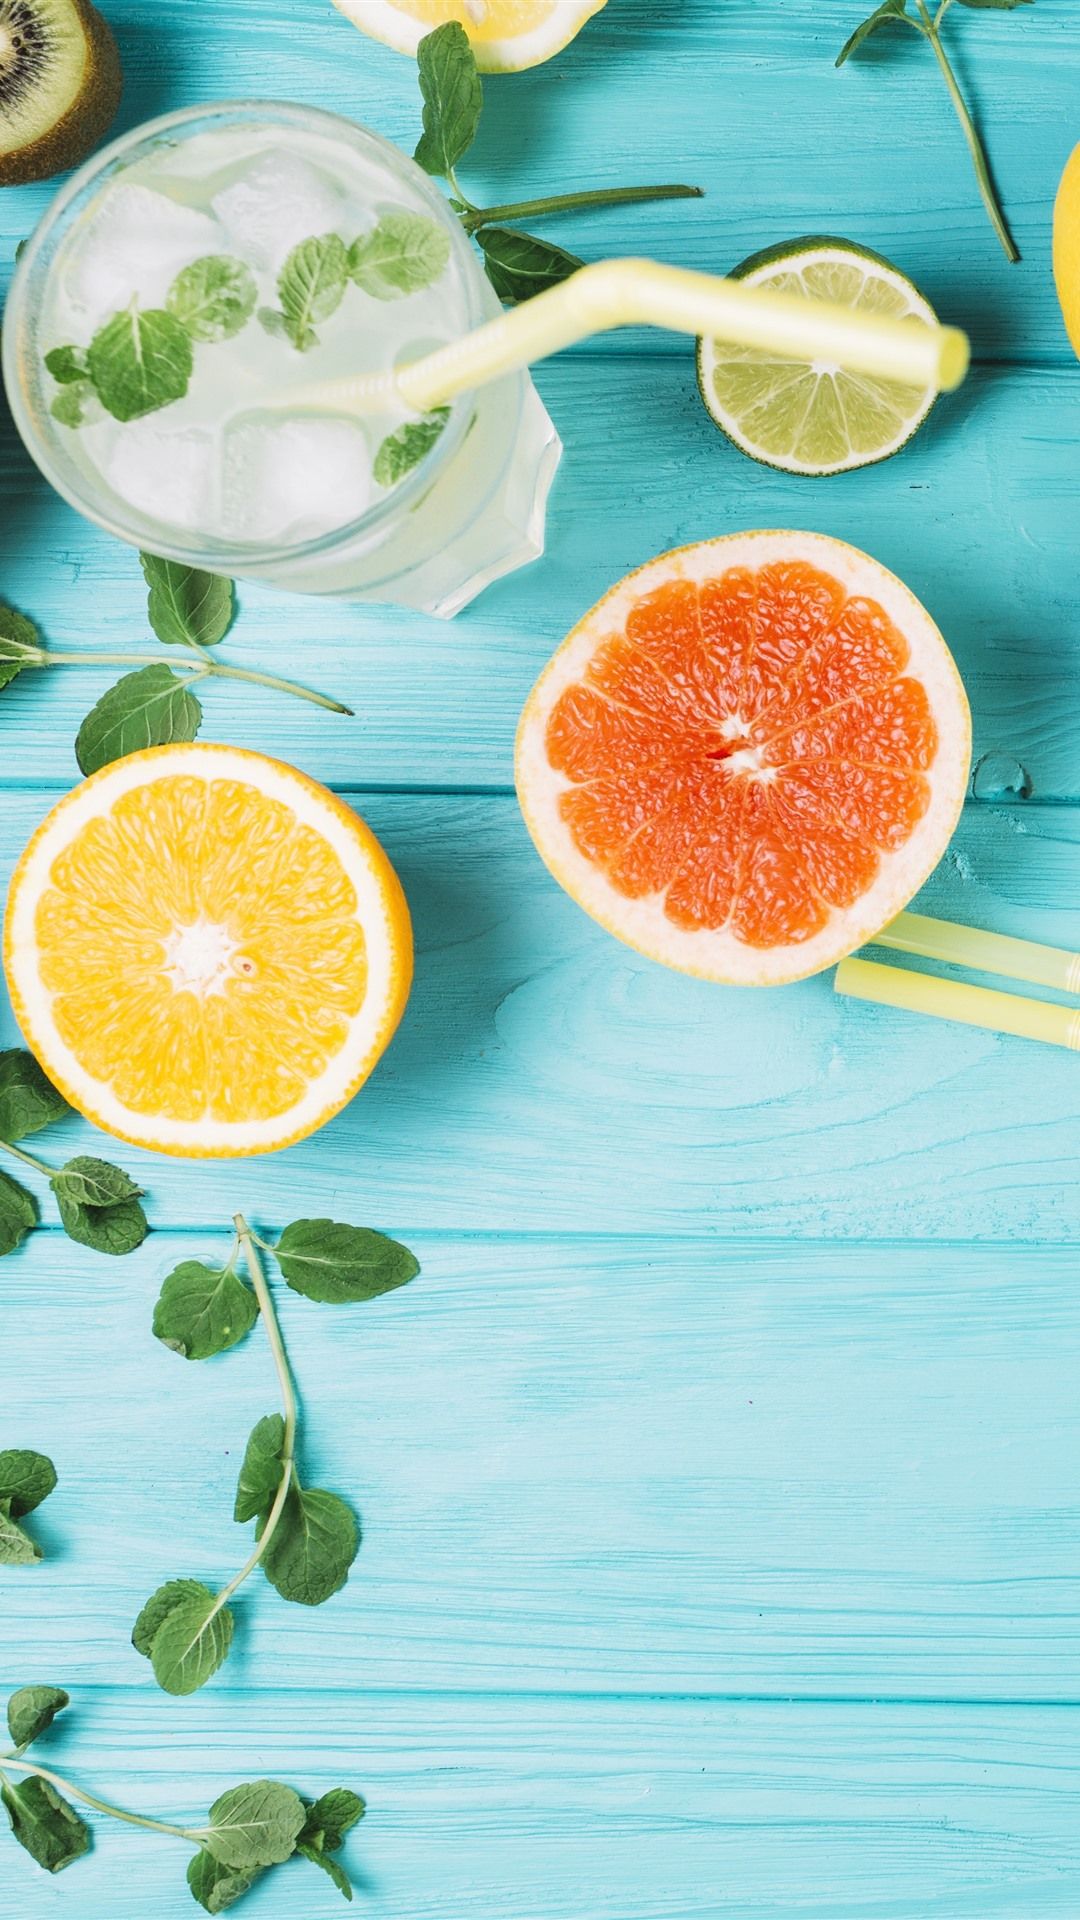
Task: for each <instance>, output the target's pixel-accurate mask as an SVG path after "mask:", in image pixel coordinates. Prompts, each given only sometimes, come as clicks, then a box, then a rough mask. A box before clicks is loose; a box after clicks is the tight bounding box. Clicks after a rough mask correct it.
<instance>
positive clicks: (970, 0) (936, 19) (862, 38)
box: [836, 0, 1030, 263]
mask: <svg viewBox="0 0 1080 1920" xmlns="http://www.w3.org/2000/svg"><path fill="white" fill-rule="evenodd" d="M959 4H960V5H961V6H965V7H971V8H974V9H978V10H990V9H993V10H994V11H995V12H1000V13H1012V12H1014V11H1015V9H1016V8H1017V7H1020V6H1027V5H1029V4H1030V0H959ZM951 5H952V0H939V3H938V6H937V11H936V13H934V14H931V12H930V8H929V7H928V5H927V3H926V0H912V6H913V9H914V10H913V12H911V13H909V12H908V0H881V5H880V6H877V7H875V8H874V11H873V13H871V14H868V15H867V17H866V19H865V20H863V21H861V22H860V24H859V25H858V26H857V27H856V28H855V30H854V32H853V33H851V34H849V36H848V38H847V40H845V42H844V45H843V46H842V47H841V49H840V52H839V53H838V54H837V56H836V64H837V66H838V67H842V66H843V65H844V63H845V61H847V60H850V58H851V56H852V54H853V53H857V52H858V50H859V48H860V47H862V46H864V45H865V43H866V41H867V40H869V39H871V38H872V37H873V36H874V35H876V34H878V33H880V32H881V31H882V30H883V29H884V28H886V27H893V26H905V27H910V28H911V29H912V31H913V32H915V33H919V34H921V35H922V37H923V39H924V40H928V41H929V43H930V46H931V47H932V49H933V51H934V54H935V57H936V59H937V63H938V66H939V68H940V70H941V73H942V75H943V76H944V79H945V83H946V85H947V87H948V89H949V96H950V98H951V100H952V103H953V106H954V108H955V110H956V117H957V119H958V120H959V122H960V126H961V128H962V130H963V135H964V139H965V140H966V141H967V145H968V152H969V153H970V155H971V162H972V165H973V167H974V169H975V178H976V180H977V181H978V185H979V192H980V194H981V195H982V202H983V205H984V207H985V208H986V211H987V214H988V215H989V217H990V224H991V226H992V227H993V229H994V232H995V233H996V234H997V237H998V239H999V240H1000V242H1001V246H1002V249H1003V251H1004V253H1005V257H1006V259H1007V260H1009V261H1011V262H1014V263H1015V262H1016V261H1017V260H1019V258H1020V250H1019V248H1018V247H1017V244H1016V242H1015V240H1014V239H1013V237H1012V233H1011V232H1010V230H1009V225H1008V222H1007V221H1006V219H1005V214H1004V211H1003V209H1002V205H1001V201H1000V199H999V198H998V193H997V189H996V187H995V186H994V181H993V176H992V175H991V172H990V162H989V160H988V159H987V156H986V149H985V147H984V146H983V143H982V140H981V139H980V137H979V134H978V131H977V129H976V127H975V123H974V121H973V120H972V118H971V114H970V112H969V110H968V107H967V103H966V102H965V100H964V96H963V94H962V93H961V91H960V86H959V83H958V81H957V78H956V75H955V73H954V72H953V70H952V66H951V64H950V62H949V57H948V54H947V53H946V51H945V48H944V45H943V43H942V39H941V25H942V22H943V21H944V19H945V15H946V14H947V13H948V11H949V8H950V6H951Z"/></svg>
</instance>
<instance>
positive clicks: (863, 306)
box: [697, 238, 936, 474]
mask: <svg viewBox="0 0 1080 1920" xmlns="http://www.w3.org/2000/svg"><path fill="white" fill-rule="evenodd" d="M731 277H732V279H733V280H746V281H749V282H750V284H751V285H753V286H755V287H769V288H771V289H773V290H775V291H776V292H778V293H794V294H802V295H803V296H804V297H806V298H808V299H812V300H832V301H835V302H836V303H837V304H838V305H840V306H846V307H858V308H859V309H860V310H861V311H862V312H863V313H880V314H889V315H894V316H895V317H896V318H898V319H902V318H904V317H907V316H911V317H914V318H917V319H920V320H925V321H929V322H933V321H934V320H935V319H936V315H935V313H934V310H933V308H932V307H931V306H930V305H929V304H928V302H927V301H926V300H924V299H923V297H922V294H921V293H920V292H919V290H918V288H917V287H915V286H913V285H912V283H911V281H910V280H908V279H906V278H905V277H904V275H903V274H902V273H898V272H897V270H896V268H895V267H894V266H892V265H890V263H889V261H888V260H883V259H882V258H881V255H880V254H877V253H870V252H869V251H868V250H867V248H865V247H856V246H853V245H852V244H851V243H850V242H849V241H847V240H831V239H823V238H812V239H807V240H789V241H788V242H787V243H786V244H785V245H783V246H778V247H770V248H768V249H767V251H766V252H764V253H755V254H752V255H751V256H750V259H749V260H744V261H743V263H742V265H741V266H739V267H736V268H735V269H734V272H733V273H732V276H731ZM697 362H698V386H699V387H700V389H701V397H702V399H703V400H704V402H705V405H706V406H707V408H708V410H709V412H710V414H711V415H712V417H713V419H714V420H715V422H716V424H717V426H718V427H719V428H720V429H721V431H722V432H723V433H726V434H727V436H728V438H729V439H730V440H734V442H735V445H736V446H737V447H741V448H742V451H743V452H744V453H748V454H749V455H750V456H751V458H752V459H754V460H761V461H763V462H764V463H765V464H766V465H767V466H771V467H781V468H782V469H783V471H784V472H785V473H812V474H824V473H844V472H846V471H847V470H848V469H849V468H851V467H868V466H871V465H872V464H873V462H874V461H875V460H887V459H888V457H889V455H890V454H892V453H897V452H899V450H900V448H901V447H902V446H904V445H906V443H907V441H909V440H910V439H911V436H912V434H913V433H915V432H916V431H917V429H918V428H919V427H921V425H922V423H923V421H924V420H925V419H926V416H927V414H928V413H929V411H930V409H931V407H932V406H933V404H934V400H935V398H936V395H935V392H934V389H933V388H932V387H926V388H920V387H909V386H903V385H902V384H901V383H900V382H899V381H895V380H875V379H872V378H871V377H870V376H869V375H867V374H864V373H847V372H845V371H844V370H843V369H842V368H840V367H837V366H833V365H830V364H826V363H825V362H822V361H815V362H810V363H808V362H807V361H805V360H784V359H780V358H778V357H777V356H776V355H775V354H773V353H769V352H766V351H761V350H759V349H758V348H756V347H733V346H730V345H728V344H727V343H726V342H725V341H723V340H699V341H698V354H697Z"/></svg>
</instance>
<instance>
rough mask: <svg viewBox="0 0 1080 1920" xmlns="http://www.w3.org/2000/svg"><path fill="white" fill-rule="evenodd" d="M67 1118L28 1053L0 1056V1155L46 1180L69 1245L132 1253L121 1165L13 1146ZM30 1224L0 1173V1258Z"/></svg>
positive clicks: (139, 1230)
mask: <svg viewBox="0 0 1080 1920" xmlns="http://www.w3.org/2000/svg"><path fill="white" fill-rule="evenodd" d="M70 1115H71V1108H70V1107H69V1106H68V1103H67V1101H66V1100H65V1099H64V1096H63V1094H62V1093H60V1092H59V1091H58V1089H57V1088H56V1087H54V1086H53V1084H52V1082H51V1080H49V1079H48V1078H47V1077H46V1075H45V1074H44V1073H43V1072H42V1070H41V1068H40V1067H39V1066H38V1063H37V1061H36V1060H35V1059H34V1056H33V1054H31V1053H27V1052H26V1051H25V1049H24V1048H22V1047H11V1048H9V1049H8V1050H7V1052H5V1053H0V1152H4V1153H9V1154H11V1155H12V1157H13V1158H14V1159H16V1160H20V1161H21V1162H22V1163H23V1165H24V1166H27V1167H32V1168H33V1169H34V1171H35V1172H36V1173H39V1174H42V1175H43V1176H44V1177H45V1179H46V1180H47V1181H48V1183H49V1186H50V1188H51V1189H52V1193H53V1197H54V1199H55V1201H56V1205H57V1211H58V1213H59V1215H60V1224H61V1226H62V1227H63V1229H64V1231H65V1233H66V1234H67V1236H68V1238H69V1239H70V1240H75V1241H77V1243H78V1244H79V1246H82V1247H92V1248H93V1249H94V1250H95V1251H96V1252H98V1253H111V1254H117V1255H119V1254H125V1253H132V1252H133V1251H134V1249H135V1248H136V1247H138V1246H141V1245H142V1242H143V1241H144V1240H145V1238H146V1235H147V1233H148V1232H149V1227H148V1225H147V1221H146V1215H145V1213H144V1212H143V1210H142V1205H141V1199H142V1191H143V1190H142V1188H141V1187H138V1186H136V1184H135V1182H134V1180H132V1179H131V1178H130V1177H129V1176H128V1175H127V1174H126V1173H125V1172H124V1171H123V1169H122V1168H121V1167H114V1166H113V1165H112V1164H111V1162H110V1161H108V1160H98V1159H95V1158H93V1157H91V1156H90V1155H88V1154H78V1155H76V1157H75V1159H74V1160H69V1161H67V1163H66V1164H65V1165H64V1166H62V1167H54V1166H51V1165H50V1164H49V1162H48V1161H46V1160H42V1159H40V1158H39V1157H38V1155H37V1154H35V1153H30V1152H28V1150H27V1149H26V1148H25V1147H22V1146H19V1145H18V1144H17V1142H19V1141H21V1140H24V1139H25V1138H26V1137H27V1135H28V1134H31V1133H40V1132H41V1131H42V1130H43V1129H44V1128H45V1127H48V1126H51V1125H52V1123H53V1122H54V1121H55V1120H64V1119H68V1118H69V1117H70ZM37 1221H38V1212H37V1206H36V1204H35V1202H34V1198H33V1195H32V1194H31V1193H29V1192H28V1191H27V1189H26V1188H25V1187H24V1186H22V1185H21V1183H20V1182H19V1181H18V1180H14V1179H12V1177H11V1175H10V1174H8V1173H0V1256H2V1255H4V1254H6V1253H14V1251H15V1249H16V1247H17V1246H19V1245H20V1243H21V1242H22V1241H23V1240H24V1239H25V1237H26V1235H27V1234H28V1233H30V1232H32V1230H33V1228H34V1227H36V1225H37ZM2 1499H3V1494H2V1491H0V1500H2Z"/></svg>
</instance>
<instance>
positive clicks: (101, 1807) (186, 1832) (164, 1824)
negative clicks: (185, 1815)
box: [0, 1753, 201, 1846]
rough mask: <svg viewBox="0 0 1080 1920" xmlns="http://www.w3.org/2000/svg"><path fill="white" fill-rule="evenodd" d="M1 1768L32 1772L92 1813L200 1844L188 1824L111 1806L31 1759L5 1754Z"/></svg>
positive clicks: (197, 1836) (199, 1839) (0, 1770)
mask: <svg viewBox="0 0 1080 1920" xmlns="http://www.w3.org/2000/svg"><path fill="white" fill-rule="evenodd" d="M4 1767H17V1768H18V1770H19V1772H20V1773H33V1774H36V1775H37V1778H38V1779H39V1780H47V1781H48V1783H49V1785H50V1786H51V1787H55V1788H56V1789H57V1792H58V1793H66V1794H70V1795H71V1798H72V1799H73V1800H81V1801H82V1804H83V1806H84V1807H93V1809H94V1812H95V1813H107V1814H108V1815H109V1816H110V1818H111V1819H113V1820H126V1821H127V1824H128V1825H129V1826H131V1827H149V1828H150V1829H151V1830H152V1831H153V1832H154V1833H171V1834H173V1835H174V1836H175V1838H176V1839H177V1840H190V1841H191V1842H192V1844H193V1845H194V1846H199V1845H200V1844H201V1837H200V1834H199V1833H198V1832H197V1831H194V1830H193V1829H191V1828H190V1827H177V1826H174V1825H173V1823H172V1822H171V1821H170V1820H150V1819H148V1818H147V1816H146V1815H145V1814H142V1813H128V1812H127V1811H126V1809H125V1808H124V1807H114V1806H113V1805H112V1803H111V1801H108V1800H98V1799H97V1798H96V1797H95V1795H94V1794H92V1793H84V1792H83V1790H82V1788H81V1787H76V1786H73V1785H72V1783H71V1781H70V1780H65V1779H64V1777H63V1775H62V1774H59V1773H53V1772H51V1770H50V1769H49V1768H48V1767H39V1766H38V1765H37V1764H36V1762H35V1761H33V1760H20V1759H19V1758H18V1757H17V1756H16V1755H15V1754H10V1753H9V1754H5V1755H4V1757H3V1759H2V1761H0V1772H2V1771H3V1768H4Z"/></svg>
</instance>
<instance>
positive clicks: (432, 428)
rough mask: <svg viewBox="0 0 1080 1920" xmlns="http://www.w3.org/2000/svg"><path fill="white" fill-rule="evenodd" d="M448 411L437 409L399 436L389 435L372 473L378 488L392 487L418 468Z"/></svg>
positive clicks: (408, 423)
mask: <svg viewBox="0 0 1080 1920" xmlns="http://www.w3.org/2000/svg"><path fill="white" fill-rule="evenodd" d="M449 418H450V409H449V407H436V408H435V410H434V412H433V413H429V414H428V415H427V416H426V418H425V419H423V420H409V421H406V423H405V425H404V426H403V427H399V428H398V429H397V432H396V433H388V434H387V436H386V439H385V440H384V441H383V442H382V444H381V446H380V447H379V451H378V453H377V454H376V455H375V465H374V468H373V469H372V471H373V473H374V476H375V485H376V486H377V487H392V486H395V485H396V484H397V482H398V481H399V480H401V479H403V478H404V476H405V474H407V473H411V472H412V469H413V468H414V467H418V466H419V464H420V462H421V460H423V459H424V457H425V455H427V454H429V453H430V452H431V449H432V447H433V446H434V445H435V442H436V440H437V439H438V438H439V436H440V434H441V433H442V431H443V428H444V427H445V425H446V423H447V421H448V420H449Z"/></svg>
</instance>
